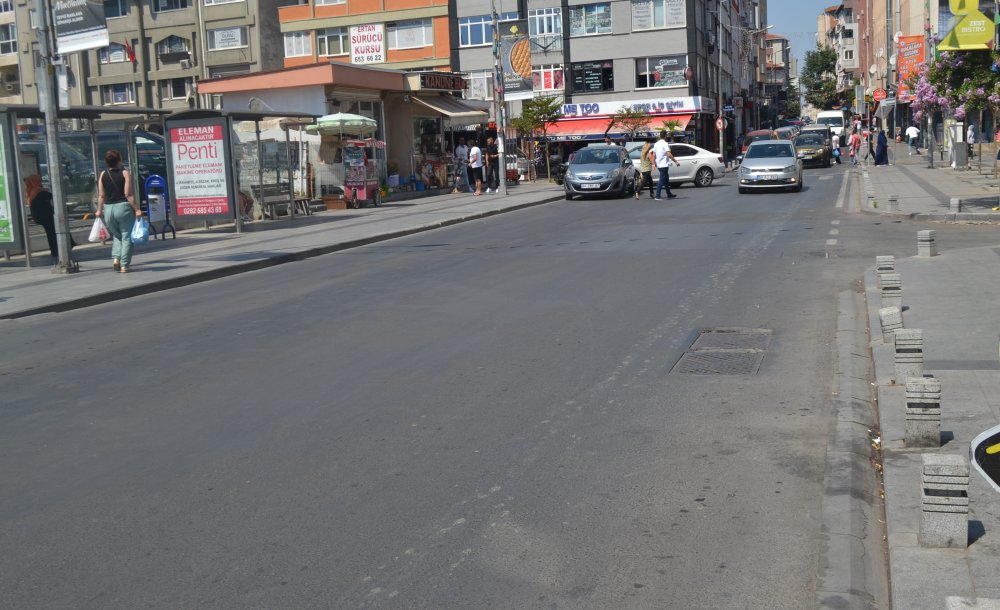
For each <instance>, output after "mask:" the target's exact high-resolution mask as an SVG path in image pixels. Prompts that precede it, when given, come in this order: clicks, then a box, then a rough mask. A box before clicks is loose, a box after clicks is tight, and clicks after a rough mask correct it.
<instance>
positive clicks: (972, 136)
mask: <svg viewBox="0 0 1000 610" xmlns="http://www.w3.org/2000/svg"><path fill="white" fill-rule="evenodd" d="M978 137H979V134H978V131H977V130H976V124H975V123H969V129H968V130H967V131H966V132H965V141H966V142H968V143H969V159H972V157H974V156H975V154H976V153H975V150H974V149H973V148H972V145H973V144H975V143H976V141H977V140H978Z"/></svg>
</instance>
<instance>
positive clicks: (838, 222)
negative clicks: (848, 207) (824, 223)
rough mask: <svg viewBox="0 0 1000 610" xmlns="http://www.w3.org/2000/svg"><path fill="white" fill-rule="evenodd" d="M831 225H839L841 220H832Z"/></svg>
mask: <svg viewBox="0 0 1000 610" xmlns="http://www.w3.org/2000/svg"><path fill="white" fill-rule="evenodd" d="M830 224H832V225H839V224H840V221H839V220H831V221H830Z"/></svg>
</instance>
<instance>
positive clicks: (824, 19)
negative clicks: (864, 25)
mask: <svg viewBox="0 0 1000 610" xmlns="http://www.w3.org/2000/svg"><path fill="white" fill-rule="evenodd" d="M860 25H861V24H859V23H858V20H857V17H856V16H855V13H854V9H853V7H851V6H848V5H847V4H838V5H835V6H831V7H829V8H827V9H826V10H824V11H823V13H822V14H820V16H819V20H818V26H817V33H816V37H817V42H818V43H819V44H820V45H822V46H824V47H827V48H831V49H833V50H834V51H836V53H837V65H836V78H837V88H838V89H845V90H846V89H849V88H850V87H851V86H852V84H853V83H854V82H855V81H856V80H859V74H860V72H861V70H860V66H861V62H860V59H861V56H860V48H859V42H860V40H861V27H860Z"/></svg>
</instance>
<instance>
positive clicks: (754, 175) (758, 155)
mask: <svg viewBox="0 0 1000 610" xmlns="http://www.w3.org/2000/svg"><path fill="white" fill-rule="evenodd" d="M766 188H784V189H789V190H793V191H801V190H802V160H801V159H798V158H797V157H796V154H795V144H793V143H792V141H791V140H761V141H759V142H754V143H753V144H751V145H750V147H749V148H747V151H746V153H745V154H744V155H743V163H742V164H741V165H740V170H739V191H740V192H741V193H746V192H748V191H750V190H751V189H766Z"/></svg>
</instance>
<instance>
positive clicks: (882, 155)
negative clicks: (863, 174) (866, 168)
mask: <svg viewBox="0 0 1000 610" xmlns="http://www.w3.org/2000/svg"><path fill="white" fill-rule="evenodd" d="M876 131H878V146H877V147H876V148H875V165H889V140H888V139H886V137H885V130H884V129H876Z"/></svg>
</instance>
